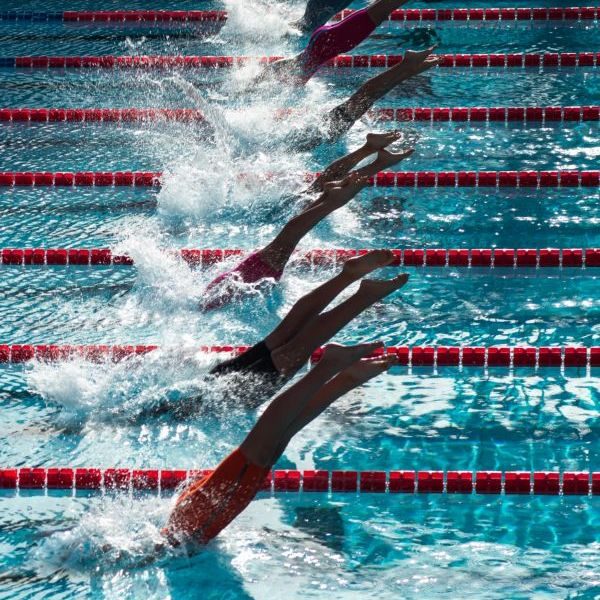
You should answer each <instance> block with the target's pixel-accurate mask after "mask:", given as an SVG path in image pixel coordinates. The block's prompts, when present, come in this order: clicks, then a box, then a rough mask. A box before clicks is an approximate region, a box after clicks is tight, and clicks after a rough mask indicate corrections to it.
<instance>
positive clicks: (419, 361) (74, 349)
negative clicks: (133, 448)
mask: <svg viewBox="0 0 600 600" xmlns="http://www.w3.org/2000/svg"><path fill="white" fill-rule="evenodd" d="M248 348H249V346H240V345H236V346H198V347H196V348H193V349H191V350H193V351H194V352H204V353H211V354H219V353H227V354H234V355H236V354H241V353H242V352H245V351H246V350H247V349H248ZM159 349H160V347H159V346H156V345H117V346H110V345H62V346H61V345H53V344H40V345H28V344H26V345H21V344H0V363H2V364H22V363H27V362H30V361H34V360H37V361H42V362H59V361H66V360H74V359H81V360H86V361H89V362H106V361H112V362H120V361H123V360H126V359H129V358H131V357H134V356H144V355H146V354H148V353H150V352H154V351H156V350H159ZM180 349H181V350H185V349H187V348H180ZM322 355H323V349H322V348H320V349H318V350H316V351H315V352H314V353H313V354H312V356H311V362H313V363H316V362H318V361H319V360H320V359H321V357H322ZM384 355H394V356H396V358H397V360H398V365H400V366H408V367H459V368H463V367H485V368H488V367H507V368H511V369H512V368H515V367H529V368H535V369H539V368H545V367H557V368H561V369H563V368H572V367H574V368H588V367H600V346H591V347H586V346H387V347H385V348H382V349H381V350H378V351H377V352H375V353H374V354H372V355H371V357H372V358H374V357H377V356H384Z"/></svg>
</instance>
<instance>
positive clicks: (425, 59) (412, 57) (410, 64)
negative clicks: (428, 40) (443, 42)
mask: <svg viewBox="0 0 600 600" xmlns="http://www.w3.org/2000/svg"><path fill="white" fill-rule="evenodd" d="M436 48H437V44H436V45H434V46H431V47H430V48H427V49H426V50H420V51H419V52H415V51H414V50H407V51H406V52H405V53H404V58H403V59H402V62H401V63H400V64H401V65H402V66H403V67H404V69H406V70H408V71H409V72H410V73H411V74H412V75H418V74H419V73H423V72H424V71H427V70H428V69H431V68H432V67H435V66H436V65H438V64H440V62H441V60H442V59H441V58H440V57H439V56H431V54H432V52H433V51H434V50H435V49H436Z"/></svg>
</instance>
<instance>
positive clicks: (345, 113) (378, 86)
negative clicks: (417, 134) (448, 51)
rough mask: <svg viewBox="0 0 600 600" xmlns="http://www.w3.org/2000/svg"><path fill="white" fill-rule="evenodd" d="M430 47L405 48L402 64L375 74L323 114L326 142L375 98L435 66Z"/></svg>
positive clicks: (333, 137) (345, 130) (436, 62)
mask: <svg viewBox="0 0 600 600" xmlns="http://www.w3.org/2000/svg"><path fill="white" fill-rule="evenodd" d="M433 50H434V48H433V47H432V48H428V49H427V50H423V51H421V52H412V51H410V50H409V51H407V52H406V53H405V55H404V59H403V61H402V62H401V63H398V64H397V65H394V66H393V67H391V68H389V69H387V70H386V71H384V72H383V73H380V74H379V75H375V77H372V78H371V79H369V80H368V81H367V82H366V83H364V84H363V85H362V86H361V87H360V88H359V89H358V90H357V91H356V92H355V93H354V94H352V96H350V98H348V100H346V101H345V102H343V103H342V104H340V105H338V106H336V107H335V108H334V109H332V110H331V111H330V112H329V114H328V115H327V116H326V117H325V120H326V122H328V123H329V127H330V137H329V141H333V140H336V139H338V138H339V137H340V136H342V135H343V134H344V133H346V132H347V131H348V130H349V129H350V128H351V127H352V125H354V123H356V121H358V119H360V118H361V117H362V116H363V115H364V114H365V113H366V112H367V111H368V110H369V109H370V108H371V107H372V106H373V104H375V102H377V100H379V99H380V98H383V96H385V95H386V94H387V93H388V92H390V91H391V90H393V89H394V88H395V87H396V86H397V85H398V84H400V83H402V82H403V81H406V80H407V79H409V78H410V77H412V76H414V75H418V74H419V73H423V72H424V71H426V70H427V69H431V68H432V67H434V66H436V65H437V64H438V63H439V60H440V59H438V58H436V57H432V56H430V55H431V53H432V52H433Z"/></svg>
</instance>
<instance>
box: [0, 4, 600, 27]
mask: <svg viewBox="0 0 600 600" xmlns="http://www.w3.org/2000/svg"><path fill="white" fill-rule="evenodd" d="M353 12H355V11H353V10H344V11H342V12H341V13H339V14H338V15H336V16H335V17H334V19H335V20H339V19H342V18H344V17H347V16H348V15H350V14H352V13H353ZM599 14H600V11H599V9H598V8H597V7H595V6H569V7H564V8H561V7H556V8H554V7H553V8H544V7H540V8H450V9H437V10H436V9H428V8H409V9H398V10H395V11H393V12H392V13H391V15H390V17H389V20H390V21H395V22H398V21H400V22H404V21H408V22H414V21H430V22H431V21H434V22H435V21H439V22H445V21H456V22H458V23H461V24H464V23H468V22H470V21H474V22H482V21H488V22H489V21H491V22H496V23H497V22H502V21H505V22H506V21H507V22H512V21H593V20H595V19H598V18H599ZM227 16H228V15H227V12H226V11H222V10H115V11H107V10H96V11H74V10H69V11H63V12H24V11H7V12H0V21H2V20H4V21H44V20H47V21H62V22H64V23H99V24H106V23H158V24H160V23H199V22H200V23H202V22H207V21H208V22H222V21H226V20H227Z"/></svg>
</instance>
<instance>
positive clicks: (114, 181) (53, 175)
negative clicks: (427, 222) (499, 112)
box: [0, 171, 600, 188]
mask: <svg viewBox="0 0 600 600" xmlns="http://www.w3.org/2000/svg"><path fill="white" fill-rule="evenodd" d="M162 175H163V174H162V173H161V172H160V171H116V172H115V171H78V172H51V171H0V187H13V186H14V187H32V186H35V187H47V186H57V187H79V186H98V187H110V186H116V187H159V186H160V184H161V178H162ZM250 175H252V174H251V173H249V174H240V175H239V177H240V178H241V179H243V178H244V177H247V176H250ZM317 175H318V173H306V174H305V179H306V181H312V180H313V179H314V178H315V177H316V176H317ZM262 176H263V177H265V178H272V177H276V176H277V174H276V173H270V174H269V173H267V174H263V175H262ZM369 185H371V186H375V187H386V188H389V187H402V188H418V187H444V188H453V187H461V188H462V187H472V188H477V187H506V188H577V187H585V188H588V187H592V188H597V187H598V186H600V171H397V172H394V171H381V172H380V173H378V174H377V175H376V176H375V177H371V178H370V180H369Z"/></svg>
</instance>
